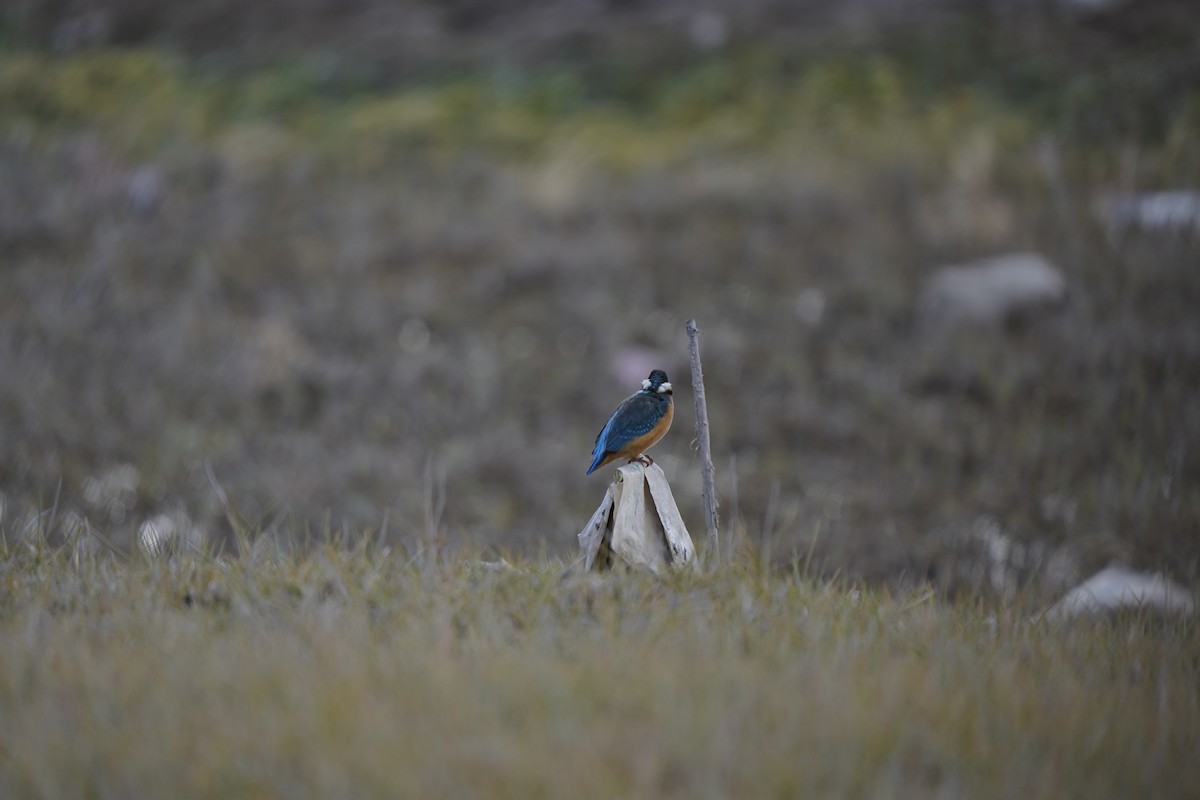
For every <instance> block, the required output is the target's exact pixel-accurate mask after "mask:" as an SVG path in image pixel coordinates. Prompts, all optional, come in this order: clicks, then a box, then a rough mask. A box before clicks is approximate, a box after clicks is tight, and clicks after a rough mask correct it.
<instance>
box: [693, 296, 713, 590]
mask: <svg viewBox="0 0 1200 800" xmlns="http://www.w3.org/2000/svg"><path fill="white" fill-rule="evenodd" d="M687 334H688V356H689V357H690V358H691V361H692V398H693V399H694V400H695V401H696V441H697V442H698V443H699V444H700V471H701V476H702V477H703V479H704V527H705V529H706V531H707V532H708V539H707V543H706V545H705V548H704V555H705V558H706V560H709V559H711V561H710V563H711V564H712V565H713V566H714V567H719V566H720V565H721V550H720V547H719V545H718V539H717V490H716V470H714V469H713V460H712V446H711V444H710V443H709V439H708V403H707V402H706V401H705V399H704V372H703V370H701V368H700V329H699V328H697V327H696V320H694V319H689V320H688V321H687Z"/></svg>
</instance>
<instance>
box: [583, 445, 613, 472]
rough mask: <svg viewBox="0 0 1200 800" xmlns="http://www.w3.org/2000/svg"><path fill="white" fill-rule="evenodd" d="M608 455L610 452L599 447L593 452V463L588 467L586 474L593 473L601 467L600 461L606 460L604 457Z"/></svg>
mask: <svg viewBox="0 0 1200 800" xmlns="http://www.w3.org/2000/svg"><path fill="white" fill-rule="evenodd" d="M606 455H608V453H606V452H604V451H603V450H599V449H598V450H597V451H596V452H595V453H593V454H592V465H591V466H590V467H588V471H587V472H586V473H585V474H587V475H591V474H592V473H593V472H595V471H596V470H598V469H600V463H601V462H602V461H604V457H605V456H606Z"/></svg>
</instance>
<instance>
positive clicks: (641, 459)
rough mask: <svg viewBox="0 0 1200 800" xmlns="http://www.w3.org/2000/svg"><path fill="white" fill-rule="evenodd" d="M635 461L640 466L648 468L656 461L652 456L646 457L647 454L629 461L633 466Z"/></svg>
mask: <svg viewBox="0 0 1200 800" xmlns="http://www.w3.org/2000/svg"><path fill="white" fill-rule="evenodd" d="M635 461H636V462H638V463H639V464H642V465H644V466H647V467H648V466H650V465H651V464H653V463H654V459H653V458H651V457H650V456H648V455H646V454H645V453H642V454H641V455H640V456H637V457H636V458H631V459H629V463H630V464H632V463H633V462H635Z"/></svg>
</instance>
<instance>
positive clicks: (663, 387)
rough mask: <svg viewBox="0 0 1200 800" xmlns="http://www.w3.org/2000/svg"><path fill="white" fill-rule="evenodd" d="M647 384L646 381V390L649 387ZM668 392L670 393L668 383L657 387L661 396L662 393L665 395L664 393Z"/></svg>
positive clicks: (665, 382)
mask: <svg viewBox="0 0 1200 800" xmlns="http://www.w3.org/2000/svg"><path fill="white" fill-rule="evenodd" d="M649 383H650V381H646V384H647V386H646V388H647V389H648V388H650V387H649ZM669 391H671V383H670V382H669V381H664V382H663V383H662V385H660V386H659V387H658V393H659V394H663V393H665V392H669Z"/></svg>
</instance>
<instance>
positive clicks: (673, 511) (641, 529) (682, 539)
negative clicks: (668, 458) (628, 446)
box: [579, 461, 696, 574]
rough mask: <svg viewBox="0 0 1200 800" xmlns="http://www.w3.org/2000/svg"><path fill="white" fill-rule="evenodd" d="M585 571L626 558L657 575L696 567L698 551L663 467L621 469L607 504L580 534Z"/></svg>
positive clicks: (633, 465) (636, 464)
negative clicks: (681, 568)
mask: <svg viewBox="0 0 1200 800" xmlns="http://www.w3.org/2000/svg"><path fill="white" fill-rule="evenodd" d="M579 547H580V549H581V550H582V551H583V552H582V555H581V558H582V559H583V569H584V571H585V572H587V571H591V570H593V569H596V570H602V569H611V568H612V566H613V565H614V564H615V563H616V562H617V561H618V560H620V561H621V562H623V563H625V564H627V565H629V566H631V567H645V568H647V569H649V570H650V571H652V572H654V573H655V574H662V573H663V572H664V571H666V570H667V569H668V568H673V567H687V568H689V569H694V568H695V565H696V549H695V547H693V546H692V537H691V536H690V535H689V534H688V531H687V526H686V525H684V524H683V518H682V517H680V516H679V507H678V506H676V505H675V498H674V496H672V494H671V486H670V484H668V483H667V476H666V475H664V474H663V471H662V468H661V467H659V466H658V465H657V464H651V465H650V466H645V465H643V464H641V463H640V462H636V461H635V462H633V463H631V464H626V465H625V466H623V467H621V468H620V469H618V470H617V471H616V474H615V475H614V477H613V482H612V483H611V484H609V487H608V491H607V492H605V494H604V500H602V501H601V503H600V507H599V508H597V509H596V513H594V514H592V518H591V519H590V520H588V523H587V525H585V526H584V527H583V530H582V531H580V532H579Z"/></svg>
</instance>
